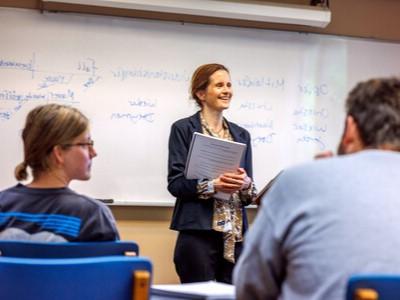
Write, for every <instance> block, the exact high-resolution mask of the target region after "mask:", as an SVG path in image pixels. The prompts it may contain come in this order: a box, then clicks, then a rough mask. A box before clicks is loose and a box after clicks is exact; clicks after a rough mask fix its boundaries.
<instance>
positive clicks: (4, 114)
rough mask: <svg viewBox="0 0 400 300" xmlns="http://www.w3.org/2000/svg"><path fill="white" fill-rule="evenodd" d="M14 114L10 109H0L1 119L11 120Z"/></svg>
mask: <svg viewBox="0 0 400 300" xmlns="http://www.w3.org/2000/svg"><path fill="white" fill-rule="evenodd" d="M11 116H12V113H11V112H10V111H0V120H1V121H5V120H10V119H11Z"/></svg>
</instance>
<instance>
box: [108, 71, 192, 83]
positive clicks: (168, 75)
mask: <svg viewBox="0 0 400 300" xmlns="http://www.w3.org/2000/svg"><path fill="white" fill-rule="evenodd" d="M111 73H112V75H113V76H114V78H117V79H119V80H121V81H124V80H126V79H130V78H144V79H160V80H165V81H183V82H187V81H189V78H190V77H189V75H188V74H187V73H186V72H183V73H178V72H169V71H164V70H146V69H124V68H118V69H117V70H113V71H111Z"/></svg>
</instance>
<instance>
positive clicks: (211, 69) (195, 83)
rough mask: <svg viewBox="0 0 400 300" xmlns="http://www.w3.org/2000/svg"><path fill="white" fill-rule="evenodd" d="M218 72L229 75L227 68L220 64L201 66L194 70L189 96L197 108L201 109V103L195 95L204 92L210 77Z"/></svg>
mask: <svg viewBox="0 0 400 300" xmlns="http://www.w3.org/2000/svg"><path fill="white" fill-rule="evenodd" d="M219 70H224V71H226V72H228V73H229V70H228V68H227V67H225V66H224V65H221V64H205V65H201V66H200V67H198V68H197V69H196V71H194V73H193V75H192V80H191V85H190V94H191V96H192V98H193V99H194V100H195V101H196V103H197V105H198V106H200V107H201V101H200V99H199V98H198V97H197V95H196V93H197V92H199V91H202V90H205V89H206V88H207V86H208V84H209V83H210V77H211V75H212V74H214V73H215V72H217V71H219Z"/></svg>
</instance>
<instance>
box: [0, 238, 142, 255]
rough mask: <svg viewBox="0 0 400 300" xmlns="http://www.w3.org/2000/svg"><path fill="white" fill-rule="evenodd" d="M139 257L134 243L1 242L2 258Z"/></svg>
mask: <svg viewBox="0 0 400 300" xmlns="http://www.w3.org/2000/svg"><path fill="white" fill-rule="evenodd" d="M124 254H129V255H131V256H134V255H136V256H138V255H139V246H138V245H137V244H136V243H135V242H132V241H112V242H82V243H46V242H27V241H0V256H7V257H25V258H78V257H92V256H109V255H124Z"/></svg>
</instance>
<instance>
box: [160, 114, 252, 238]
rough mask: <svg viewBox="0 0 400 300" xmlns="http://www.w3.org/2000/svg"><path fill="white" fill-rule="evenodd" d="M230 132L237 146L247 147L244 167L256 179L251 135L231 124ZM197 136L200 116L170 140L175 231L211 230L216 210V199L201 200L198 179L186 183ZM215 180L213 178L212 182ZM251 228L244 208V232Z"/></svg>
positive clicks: (182, 124) (177, 127) (176, 127)
mask: <svg viewBox="0 0 400 300" xmlns="http://www.w3.org/2000/svg"><path fill="white" fill-rule="evenodd" d="M227 124H228V127H229V132H230V133H231V135H232V138H233V140H234V141H236V142H240V143H244V144H246V145H247V147H246V152H245V155H244V156H243V157H242V161H241V163H240V166H241V167H242V168H244V169H245V170H246V172H247V175H248V176H249V177H252V176H253V169H252V157H251V143H250V142H251V140H250V134H249V132H248V131H247V130H246V129H244V128H242V127H240V126H238V125H236V124H234V123H231V122H227ZM194 132H200V133H201V132H202V128H201V122H200V112H197V113H196V114H194V115H193V116H191V117H188V118H184V119H181V120H178V121H176V122H175V123H174V124H172V127H171V133H170V137H169V156H168V191H169V192H170V193H171V194H172V195H173V196H174V197H176V202H175V208H174V212H173V215H172V221H171V226H170V228H171V229H173V230H211V229H212V219H213V210H214V200H213V199H206V200H205V199H198V198H197V179H186V178H185V176H184V170H185V165H186V158H187V154H188V152H189V146H190V142H191V140H192V136H193V133H194ZM209 179H213V178H209ZM246 228H247V216H246V212H245V210H244V208H243V230H244V231H245V230H246Z"/></svg>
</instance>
